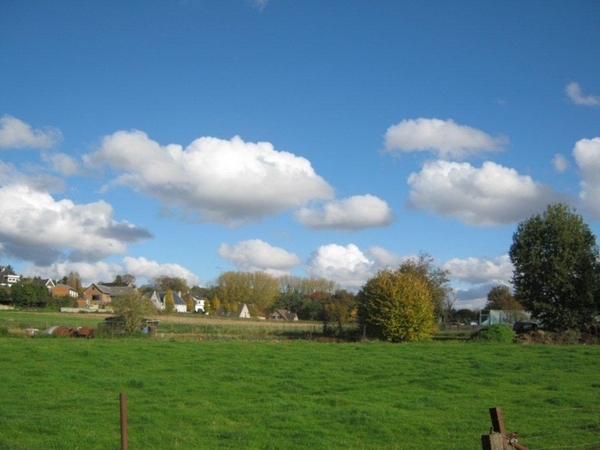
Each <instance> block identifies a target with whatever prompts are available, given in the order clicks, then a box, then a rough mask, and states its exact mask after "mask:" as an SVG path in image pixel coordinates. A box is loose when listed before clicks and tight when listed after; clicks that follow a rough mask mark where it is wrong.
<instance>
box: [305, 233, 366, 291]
mask: <svg viewBox="0 0 600 450" xmlns="http://www.w3.org/2000/svg"><path fill="white" fill-rule="evenodd" d="M376 271H377V267H376V265H375V263H374V262H373V261H372V260H369V259H368V258H367V256H365V254H364V253H363V252H362V251H361V250H360V249H359V248H358V247H357V246H356V245H354V244H348V245H347V246H342V245H337V244H328V245H323V246H321V247H319V248H317V250H315V251H314V252H313V253H312V254H311V256H310V259H309V261H308V264H307V267H306V272H307V273H308V275H310V276H313V277H322V278H326V279H328V280H332V281H335V282H336V283H338V284H339V285H340V286H343V287H345V288H349V289H358V288H360V287H361V286H362V285H363V284H365V282H366V281H367V280H368V279H369V278H371V277H372V276H373V275H374V274H375V273H376Z"/></svg>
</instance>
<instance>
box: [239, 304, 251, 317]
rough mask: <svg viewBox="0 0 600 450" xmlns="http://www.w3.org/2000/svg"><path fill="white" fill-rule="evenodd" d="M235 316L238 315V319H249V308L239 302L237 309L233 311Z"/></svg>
mask: <svg viewBox="0 0 600 450" xmlns="http://www.w3.org/2000/svg"><path fill="white" fill-rule="evenodd" d="M235 317H239V318H240V319H250V317H252V316H250V310H249V309H248V305H246V304H245V303H240V304H239V305H238V309H237V311H236V312H235Z"/></svg>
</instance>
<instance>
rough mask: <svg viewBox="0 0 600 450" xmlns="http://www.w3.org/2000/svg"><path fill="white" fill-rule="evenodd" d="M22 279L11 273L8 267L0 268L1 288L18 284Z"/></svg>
mask: <svg viewBox="0 0 600 450" xmlns="http://www.w3.org/2000/svg"><path fill="white" fill-rule="evenodd" d="M20 279H21V277H20V276H19V275H15V274H13V273H9V271H8V270H7V269H6V267H0V286H12V285H13V284H17V283H18V282H19V280H20Z"/></svg>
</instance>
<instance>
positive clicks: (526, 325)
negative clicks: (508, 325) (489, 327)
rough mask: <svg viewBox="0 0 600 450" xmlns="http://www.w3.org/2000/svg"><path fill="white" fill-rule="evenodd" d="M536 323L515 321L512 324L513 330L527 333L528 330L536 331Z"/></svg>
mask: <svg viewBox="0 0 600 450" xmlns="http://www.w3.org/2000/svg"><path fill="white" fill-rule="evenodd" d="M537 329H538V325H537V323H535V322H515V324H514V325H513V331H514V332H515V333H527V332H529V331H536V330H537Z"/></svg>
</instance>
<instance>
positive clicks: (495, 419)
mask: <svg viewBox="0 0 600 450" xmlns="http://www.w3.org/2000/svg"><path fill="white" fill-rule="evenodd" d="M490 418H491V419H492V429H491V430H490V434H483V435H481V445H482V447H483V450H510V447H512V448H515V449H517V450H528V449H527V447H525V446H524V445H521V444H519V443H518V442H517V439H516V437H517V433H510V435H508V434H506V429H505V427H504V419H503V417H502V410H501V409H500V408H490ZM509 445H510V447H509Z"/></svg>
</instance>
